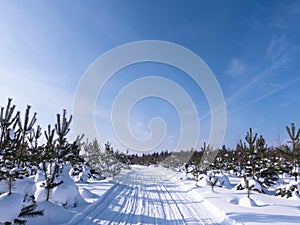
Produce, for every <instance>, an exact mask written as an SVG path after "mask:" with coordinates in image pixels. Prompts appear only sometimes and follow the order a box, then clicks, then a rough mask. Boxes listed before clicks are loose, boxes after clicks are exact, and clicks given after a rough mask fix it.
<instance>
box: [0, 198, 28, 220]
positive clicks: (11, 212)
mask: <svg viewBox="0 0 300 225" xmlns="http://www.w3.org/2000/svg"><path fill="white" fill-rule="evenodd" d="M22 201H23V196H22V195H21V194H19V193H11V194H10V195H9V194H8V193H5V194H2V195H0V223H5V222H10V223H12V224H13V222H14V220H15V219H16V218H18V216H19V214H20V212H21V210H22Z"/></svg>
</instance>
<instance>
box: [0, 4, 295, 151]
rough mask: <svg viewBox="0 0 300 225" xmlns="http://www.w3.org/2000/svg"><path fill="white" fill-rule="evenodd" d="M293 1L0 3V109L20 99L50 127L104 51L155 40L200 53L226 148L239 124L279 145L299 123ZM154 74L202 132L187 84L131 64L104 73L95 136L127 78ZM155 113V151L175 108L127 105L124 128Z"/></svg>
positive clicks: (194, 94) (103, 131)
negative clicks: (161, 122)
mask: <svg viewBox="0 0 300 225" xmlns="http://www.w3.org/2000/svg"><path fill="white" fill-rule="evenodd" d="M299 24H300V2H299V1H252V0H251V1H240V0H236V1H175V0H174V1H173V0H172V1H139V0H136V1H131V0H129V1H65V0H64V1H58V0H55V1H8V0H7V1H2V2H1V4H0V96H1V98H0V105H2V106H3V105H5V104H6V101H7V98H8V97H12V98H14V103H15V104H16V105H17V106H18V109H19V110H22V111H24V109H25V106H26V105H27V104H30V105H32V107H33V111H36V112H38V122H39V123H40V124H41V125H42V126H43V127H45V126H46V125H47V124H48V123H51V124H53V123H54V121H55V115H56V113H58V112H61V109H63V108H66V109H67V110H68V112H69V113H71V112H72V104H73V97H74V94H75V91H76V87H77V85H78V83H79V81H80V79H81V77H82V75H83V74H84V72H85V71H86V69H87V68H88V66H89V65H90V64H91V63H92V62H93V61H94V60H96V59H97V58H98V57H99V56H101V55H102V54H104V53H105V52H107V51H108V50H110V49H112V48H114V47H117V46H119V45H121V44H125V43H128V42H132V41H138V40H164V41H169V42H174V43H177V44H179V45H182V46H184V47H186V48H188V49H190V50H191V51H193V52H194V53H196V54H197V55H198V56H200V57H201V58H202V59H203V60H204V61H205V62H206V64H207V65H208V66H209V67H210V69H211V70H212V71H213V73H214V74H215V76H216V78H217V80H218V82H219V84H220V86H221V88H222V91H223V94H224V97H225V100H226V105H227V117H228V118H227V130H226V135H225V138H224V144H226V145H227V146H229V147H234V146H235V145H236V144H237V142H238V141H239V139H240V138H243V137H244V136H245V133H246V131H247V130H248V128H249V127H252V128H253V129H254V131H256V132H258V133H259V134H263V135H264V136H265V138H266V139H267V142H268V143H269V145H272V144H274V145H277V144H280V143H284V142H285V141H286V138H287V136H286V132H285V126H286V125H288V124H290V123H291V122H295V123H296V125H297V126H298V127H299V126H300V103H299V96H300V76H299V75H300V74H299V73H300V25H299ZM150 75H157V76H162V77H166V78H169V79H172V80H173V81H174V82H177V83H178V84H180V85H181V86H182V87H183V88H184V89H185V90H186V91H187V92H188V93H189V95H190V96H191V98H192V99H193V101H194V102H195V103H196V105H197V109H198V113H199V117H200V118H201V120H200V126H201V131H200V137H199V138H200V142H203V141H205V140H207V138H208V136H209V130H210V117H207V116H205V115H207V114H208V113H209V107H208V104H207V101H206V98H205V96H204V95H203V93H202V91H201V90H199V88H198V87H197V85H196V84H195V83H194V82H193V81H192V80H191V79H190V78H189V77H188V76H186V74H184V73H183V72H181V71H178V70H176V69H174V68H171V67H170V66H167V65H159V64H155V63H141V64H137V65H132V66H129V67H127V68H125V69H124V70H121V71H120V72H119V73H117V74H115V76H114V77H113V78H112V79H110V81H109V82H108V83H107V85H106V86H105V88H104V89H103V91H102V92H101V94H100V95H99V98H98V102H97V105H96V109H95V110H96V122H97V126H98V128H99V130H98V132H99V135H100V136H101V139H102V141H106V140H110V141H111V142H112V144H113V145H114V146H116V147H117V148H119V149H120V150H122V149H124V147H123V146H122V145H120V143H118V141H117V139H116V138H115V137H114V134H113V130H112V128H111V121H110V107H111V105H112V102H113V99H114V97H115V96H116V95H117V93H118V91H119V90H120V89H121V88H122V87H124V85H126V84H128V83H129V82H130V81H133V80H134V79H137V78H141V77H143V76H150ZM153 116H161V117H162V118H164V119H165V122H166V124H167V126H168V133H167V137H166V140H165V141H164V142H163V143H162V145H161V146H160V148H159V149H161V150H164V149H169V150H173V148H174V147H175V146H176V140H177V139H178V136H179V133H180V123H179V118H178V114H177V113H176V111H175V110H174V108H173V107H172V106H171V105H170V104H168V103H166V102H164V101H162V100H161V99H156V98H148V99H145V100H144V101H142V102H140V103H139V104H138V105H136V107H134V108H133V110H132V114H131V116H130V125H131V129H132V131H133V133H134V134H135V135H136V136H138V137H140V138H146V137H147V136H148V135H149V130H148V129H147V127H148V122H149V120H150V119H151V118H152V117H153Z"/></svg>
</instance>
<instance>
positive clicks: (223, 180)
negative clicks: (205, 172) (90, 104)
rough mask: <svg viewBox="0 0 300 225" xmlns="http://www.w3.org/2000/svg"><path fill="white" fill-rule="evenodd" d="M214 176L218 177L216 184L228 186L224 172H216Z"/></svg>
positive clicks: (228, 182) (227, 179)
mask: <svg viewBox="0 0 300 225" xmlns="http://www.w3.org/2000/svg"><path fill="white" fill-rule="evenodd" d="M215 177H216V178H218V182H217V185H219V186H222V187H230V185H231V184H230V181H229V178H228V176H226V175H224V174H216V176H215Z"/></svg>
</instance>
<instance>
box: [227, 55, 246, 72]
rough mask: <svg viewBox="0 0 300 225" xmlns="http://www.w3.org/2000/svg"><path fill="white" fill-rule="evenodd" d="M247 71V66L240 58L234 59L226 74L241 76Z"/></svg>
mask: <svg viewBox="0 0 300 225" xmlns="http://www.w3.org/2000/svg"><path fill="white" fill-rule="evenodd" d="M245 71H246V65H245V63H243V62H242V61H241V60H240V59H238V58H232V59H231V60H230V62H229V65H228V67H227V70H226V74H228V75H230V76H241V75H244V73H245Z"/></svg>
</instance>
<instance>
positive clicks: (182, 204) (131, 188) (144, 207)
mask: <svg viewBox="0 0 300 225" xmlns="http://www.w3.org/2000/svg"><path fill="white" fill-rule="evenodd" d="M195 199H196V197H195V196H192V194H191V193H189V192H188V190H185V189H184V187H182V186H179V185H178V184H177V183H176V182H175V181H174V180H173V181H172V176H171V175H170V174H169V175H168V173H167V172H166V170H164V169H162V168H153V167H152V168H151V167H149V168H147V167H134V168H133V169H132V170H131V171H129V172H127V173H125V174H123V175H122V176H119V177H118V178H117V183H116V184H115V185H114V186H113V187H112V188H110V189H109V190H108V191H107V192H106V193H105V194H104V195H103V196H102V198H101V199H100V200H99V201H97V202H96V203H94V204H93V205H91V206H90V207H88V208H87V209H86V210H85V211H84V212H82V213H81V214H80V215H78V216H77V217H76V218H74V219H73V220H72V221H71V222H70V223H69V224H70V225H71V224H72V225H76V224H80V225H83V224H170V225H176V224H190V225H191V224H215V225H216V224H219V223H218V222H217V220H216V219H215V218H214V217H213V215H211V214H210V213H209V212H208V211H207V209H206V208H205V206H204V204H203V202H202V201H201V200H195ZM222 224H226V223H225V222H224V223H222Z"/></svg>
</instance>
